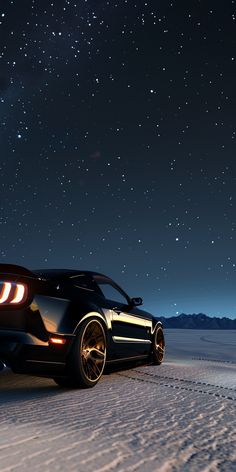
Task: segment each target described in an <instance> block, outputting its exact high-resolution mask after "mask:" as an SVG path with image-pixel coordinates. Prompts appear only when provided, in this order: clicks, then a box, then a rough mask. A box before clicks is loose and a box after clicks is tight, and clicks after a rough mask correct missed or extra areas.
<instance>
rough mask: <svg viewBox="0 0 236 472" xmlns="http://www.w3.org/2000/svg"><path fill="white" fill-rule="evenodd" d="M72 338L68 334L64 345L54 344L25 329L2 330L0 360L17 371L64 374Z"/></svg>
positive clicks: (49, 374) (48, 375)
mask: <svg viewBox="0 0 236 472" xmlns="http://www.w3.org/2000/svg"><path fill="white" fill-rule="evenodd" d="M72 340H73V336H67V339H66V343H65V344H64V345H52V344H51V343H49V342H43V341H41V340H39V339H38V338H36V337H34V336H32V335H31V334H29V333H25V332H23V331H13V330H12V331H11V330H0V360H1V361H2V362H4V363H6V364H7V365H9V367H10V368H11V369H12V370H13V372H16V373H21V374H31V375H39V376H44V377H51V376H55V375H63V374H65V370H66V360H67V356H68V352H69V349H70V346H71V343H72Z"/></svg>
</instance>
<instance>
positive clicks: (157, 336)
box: [153, 326, 165, 365]
mask: <svg viewBox="0 0 236 472" xmlns="http://www.w3.org/2000/svg"><path fill="white" fill-rule="evenodd" d="M164 353H165V337H164V332H163V329H162V327H161V326H157V327H156V329H155V331H154V333H153V364H155V365H160V364H162V362H163V359H164Z"/></svg>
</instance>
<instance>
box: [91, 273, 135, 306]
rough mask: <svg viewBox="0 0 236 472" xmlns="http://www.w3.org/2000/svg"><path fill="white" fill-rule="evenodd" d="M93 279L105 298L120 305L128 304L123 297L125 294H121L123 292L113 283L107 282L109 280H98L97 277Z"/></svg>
mask: <svg viewBox="0 0 236 472" xmlns="http://www.w3.org/2000/svg"><path fill="white" fill-rule="evenodd" d="M95 280H96V283H97V285H98V287H99V289H100V290H101V292H102V294H103V295H104V297H105V298H106V300H109V301H112V302H117V303H119V304H122V305H127V304H128V300H127V298H126V297H125V295H123V293H122V292H121V291H120V290H118V289H117V288H116V287H114V285H112V284H111V283H109V281H104V280H99V279H95Z"/></svg>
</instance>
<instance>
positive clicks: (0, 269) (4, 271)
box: [0, 264, 40, 279]
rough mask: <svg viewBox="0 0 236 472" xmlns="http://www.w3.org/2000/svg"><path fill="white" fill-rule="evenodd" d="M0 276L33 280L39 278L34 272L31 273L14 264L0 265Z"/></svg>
mask: <svg viewBox="0 0 236 472" xmlns="http://www.w3.org/2000/svg"><path fill="white" fill-rule="evenodd" d="M1 275H7V276H8V275H10V276H11V275H13V276H18V277H19V276H23V277H30V278H33V279H39V278H40V277H39V276H38V275H36V274H34V272H31V271H30V270H29V269H26V268H25V267H22V266H19V265H15V264H0V277H1Z"/></svg>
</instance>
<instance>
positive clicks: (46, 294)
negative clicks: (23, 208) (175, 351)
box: [0, 264, 165, 387]
mask: <svg viewBox="0 0 236 472" xmlns="http://www.w3.org/2000/svg"><path fill="white" fill-rule="evenodd" d="M141 304H142V299H141V298H130V297H129V296H128V295H127V294H126V293H125V292H124V291H123V290H122V289H121V288H120V287H119V286H118V285H117V284H116V283H115V282H113V280H111V279H110V278H109V277H106V276H105V275H102V274H98V273H96V272H88V271H80V270H79V271H77V270H64V269H63V270H58V269H55V270H33V271H30V270H28V269H25V268H24V267H20V266H16V265H11V264H0V359H1V360H2V361H3V362H4V363H5V364H6V365H9V366H10V367H11V369H12V370H13V372H16V373H24V374H25V373H28V374H31V375H39V376H44V377H52V378H53V379H54V380H55V382H56V383H57V384H58V385H61V386H68V387H70V386H71V387H93V386H94V385H95V384H96V383H97V381H98V380H99V378H100V377H101V375H102V373H103V370H104V367H105V366H106V367H107V366H109V365H114V364H115V363H118V364H119V363H123V362H124V361H131V360H134V361H138V360H143V361H145V362H146V361H148V362H149V361H152V362H154V363H155V364H161V362H162V360H163V356H164V348H165V341H164V334H163V328H162V324H161V322H160V321H158V320H157V319H156V318H155V317H154V316H152V315H151V314H149V313H147V312H146V311H142V310H140V309H138V308H137V306H138V305H141Z"/></svg>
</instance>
